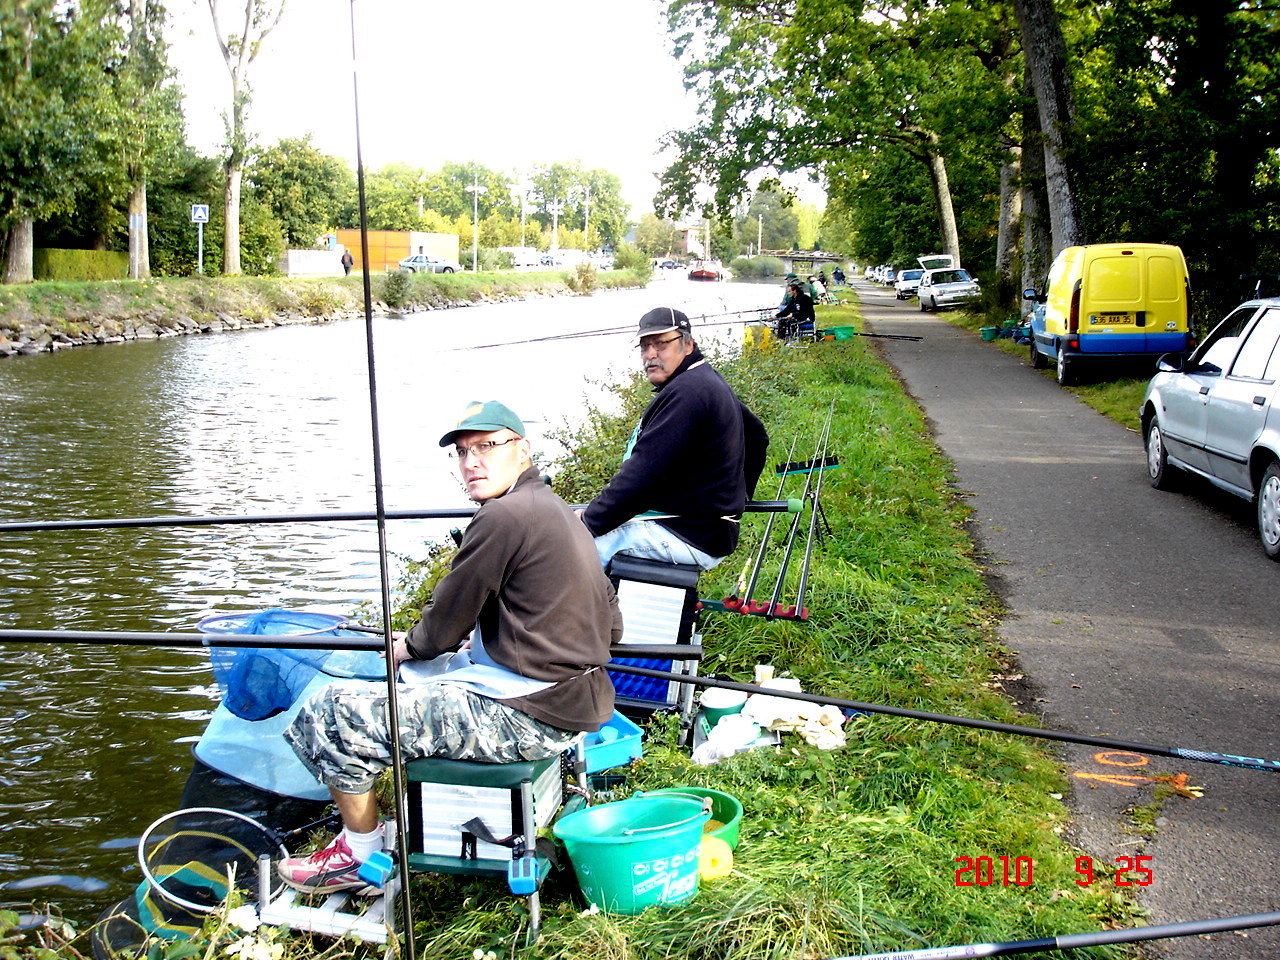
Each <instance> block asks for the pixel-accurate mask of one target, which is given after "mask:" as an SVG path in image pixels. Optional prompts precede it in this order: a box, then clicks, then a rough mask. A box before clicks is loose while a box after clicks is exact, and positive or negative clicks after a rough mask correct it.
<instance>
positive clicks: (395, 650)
mask: <svg viewBox="0 0 1280 960" xmlns="http://www.w3.org/2000/svg"><path fill="white" fill-rule="evenodd" d="M391 655H392V656H393V657H394V658H395V661H396V666H397V667H398V666H400V664H402V663H404V662H405V661H406V660H412V659H413V654H412V653H410V652H409V642H408V641H407V640H405V638H404V637H398V638H397V639H396V641H395V643H393V644H392V645H391Z"/></svg>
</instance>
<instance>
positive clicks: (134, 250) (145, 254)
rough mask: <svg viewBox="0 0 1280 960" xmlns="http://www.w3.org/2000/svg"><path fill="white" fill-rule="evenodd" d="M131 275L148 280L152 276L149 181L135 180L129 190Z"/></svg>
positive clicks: (136, 278)
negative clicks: (148, 202) (149, 232)
mask: <svg viewBox="0 0 1280 960" xmlns="http://www.w3.org/2000/svg"><path fill="white" fill-rule="evenodd" d="M129 276H130V277H132V278H133V279H134V280H146V279H147V278H148V277H150V276H151V244H150V242H149V240H148V238H147V181H146V180H145V179H138V180H136V181H134V184H133V189H132V190H131V191H129Z"/></svg>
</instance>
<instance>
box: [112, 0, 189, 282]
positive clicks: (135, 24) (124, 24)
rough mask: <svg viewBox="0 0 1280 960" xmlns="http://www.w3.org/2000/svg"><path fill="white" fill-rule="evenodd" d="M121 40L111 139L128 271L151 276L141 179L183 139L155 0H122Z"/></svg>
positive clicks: (166, 161) (170, 160) (168, 159)
mask: <svg viewBox="0 0 1280 960" xmlns="http://www.w3.org/2000/svg"><path fill="white" fill-rule="evenodd" d="M118 16H119V18H120V21H121V28H122V29H121V33H122V35H123V43H122V48H121V57H120V61H121V62H120V63H119V65H118V66H117V68H116V69H115V70H114V71H113V80H114V86H115V103H116V105H117V108H118V112H117V114H116V117H115V124H114V126H115V131H114V135H115V140H116V144H117V145H118V149H119V151H120V162H121V165H122V166H123V170H124V177H125V181H126V183H127V185H128V190H129V201H128V214H129V220H128V231H129V276H131V277H134V278H135V279H136V278H139V277H149V276H151V251H150V246H149V242H148V236H149V230H148V226H147V220H148V210H147V181H148V177H149V175H150V173H151V171H152V170H153V169H154V168H156V167H157V166H160V167H172V165H173V164H175V163H176V158H177V155H178V148H179V145H180V144H181V143H182V142H183V130H182V111H181V106H180V103H181V92H180V90H179V89H178V88H177V86H176V85H175V84H173V82H172V78H173V71H172V69H170V67H169V63H168V54H167V45H166V44H165V42H164V35H163V34H164V23H165V17H166V14H165V7H164V4H163V2H161V0H122V3H121V6H120V8H119V12H118Z"/></svg>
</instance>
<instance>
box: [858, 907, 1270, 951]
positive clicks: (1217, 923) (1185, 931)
mask: <svg viewBox="0 0 1280 960" xmlns="http://www.w3.org/2000/svg"><path fill="white" fill-rule="evenodd" d="M1278 924H1280V913H1250V914H1246V915H1244V916H1239V917H1219V918H1216V919H1213V920H1189V921H1186V922H1185V923H1165V924H1159V925H1156V926H1152V927H1129V928H1125V929H1121V930H1098V931H1095V932H1091V933H1068V934H1062V935H1059V936H1056V937H1041V938H1039V939H1036V940H1009V941H1005V942H1003V943H970V944H966V945H964V946H954V947H926V948H922V949H916V950H895V951H893V952H891V953H860V954H858V955H856V956H850V957H838V958H836V960H960V958H962V957H1004V956H1008V955H1010V954H1014V953H1031V952H1032V951H1036V950H1078V949H1080V948H1082V947H1099V946H1103V945H1104V944H1111V943H1139V942H1141V941H1144V940H1165V939H1168V938H1171V937H1202V936H1204V935H1205V934H1209V933H1224V932H1226V931H1228V930H1253V929H1255V928H1257V927H1274V926H1276V925H1278Z"/></svg>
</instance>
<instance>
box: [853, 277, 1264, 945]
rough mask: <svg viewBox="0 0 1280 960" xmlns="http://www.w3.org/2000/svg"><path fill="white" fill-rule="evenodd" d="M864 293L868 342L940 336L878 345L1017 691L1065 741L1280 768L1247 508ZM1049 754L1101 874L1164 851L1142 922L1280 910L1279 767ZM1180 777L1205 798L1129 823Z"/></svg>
mask: <svg viewBox="0 0 1280 960" xmlns="http://www.w3.org/2000/svg"><path fill="white" fill-rule="evenodd" d="M854 290H855V292H856V293H857V294H858V296H859V297H860V299H861V302H862V307H863V313H864V315H865V317H866V318H867V321H868V323H867V330H868V331H869V332H875V333H891V334H910V335H914V336H921V337H924V339H923V340H921V341H919V342H909V341H895V340H878V341H874V342H875V343H877V344H879V345H880V347H881V348H882V350H883V355H884V356H885V358H886V359H887V360H888V361H889V363H890V364H892V365H893V367H894V368H896V369H897V371H898V373H899V375H900V377H901V379H902V381H903V382H904V383H905V385H906V387H907V389H908V390H909V391H910V392H911V394H912V395H913V396H915V397H916V399H917V400H918V401H919V403H920V404H921V406H922V407H923V409H924V411H925V413H926V415H927V416H928V418H929V421H930V424H931V428H932V430H933V433H934V436H935V438H936V440H937V442H938V445H939V446H940V447H941V449H942V451H943V452H944V453H945V455H946V456H947V457H948V458H950V460H951V461H952V462H953V463H954V468H955V470H954V474H955V485H956V488H957V490H958V492H959V493H960V494H961V496H963V498H964V499H965V501H966V502H967V503H968V504H969V505H970V507H971V509H972V520H971V532H972V534H973V536H974V538H975V540H976V542H977V544H978V547H979V550H980V552H981V553H982V555H983V558H984V562H985V564H986V566H987V569H988V572H989V574H990V576H991V581H992V584H993V586H994V587H995V588H996V589H997V590H998V591H999V592H1000V593H1001V594H1002V595H1003V597H1004V598H1005V601H1006V603H1007V606H1008V613H1007V615H1006V616H1005V617H1004V618H1003V622H1002V624H1001V626H1000V629H999V632H1000V636H1001V637H1002V639H1003V641H1004V642H1005V643H1006V644H1007V645H1008V647H1009V648H1010V649H1011V650H1013V651H1016V652H1017V654H1018V656H1019V659H1020V670H1021V672H1022V673H1023V674H1024V675H1025V679H1024V680H1022V681H1009V682H1008V683H1006V687H1007V688H1008V690H1009V692H1010V694H1011V695H1013V696H1014V697H1015V698H1016V699H1017V700H1018V701H1019V702H1020V703H1021V704H1022V705H1023V706H1024V708H1026V709H1028V710H1031V711H1034V712H1035V713H1037V714H1039V715H1040V717H1041V718H1042V720H1043V725H1044V726H1046V727H1049V728H1052V729H1058V730H1063V731H1068V732H1072V733H1078V734H1085V735H1091V736H1106V737H1115V738H1117V739H1120V740H1124V741H1128V742H1130V743H1138V744H1150V745H1153V746H1157V747H1164V748H1171V747H1181V748H1191V749H1199V750H1208V751H1214V752H1217V753H1224V754H1230V755H1238V756H1248V757H1258V758H1263V759H1272V760H1275V759H1280V723H1278V722H1277V721H1278V720H1280V692H1278V689H1280V688H1278V684H1280V663H1278V662H1277V657H1276V650H1275V644H1276V629H1275V624H1276V608H1277V604H1276V586H1277V583H1278V582H1280V564H1277V563H1274V562H1272V561H1270V560H1268V559H1267V558H1266V557H1265V556H1264V555H1263V553H1262V551H1261V548H1260V547H1259V546H1258V542H1257V536H1256V533H1255V532H1254V529H1253V526H1252V508H1251V507H1249V505H1247V504H1244V503H1243V502H1242V501H1237V500H1235V499H1234V498H1232V497H1229V496H1227V495H1225V494H1219V493H1217V492H1215V491H1213V490H1212V489H1211V488H1207V487H1206V486H1205V485H1202V484H1195V483H1188V484H1186V485H1185V487H1184V489H1181V490H1179V491H1177V492H1173V493H1169V492H1163V491H1158V490H1155V489H1153V488H1151V486H1150V485H1149V484H1148V483H1147V478H1146V470H1145V459H1144V454H1143V449H1142V440H1141V437H1140V436H1139V435H1138V434H1137V433H1136V432H1134V431H1133V430H1130V429H1128V428H1126V427H1122V426H1120V425H1118V424H1116V423H1115V422H1114V421H1112V420H1109V419H1107V418H1106V417H1103V416H1101V415H1100V414H1098V413H1096V412H1094V411H1093V410H1092V409H1090V408H1089V407H1087V406H1085V405H1084V404H1083V403H1081V402H1080V401H1079V400H1077V399H1076V398H1075V397H1074V396H1073V395H1072V394H1071V393H1070V392H1069V391H1067V390H1065V389H1063V388H1061V387H1059V386H1058V385H1057V384H1056V383H1055V382H1054V380H1053V379H1052V375H1051V373H1052V371H1050V375H1048V376H1046V375H1045V374H1044V373H1042V372H1039V371H1035V370H1032V369H1031V366H1030V363H1029V362H1028V360H1027V359H1026V357H1025V356H1022V357H1012V356H1010V355H1008V354H1006V353H1005V352H1003V351H1002V350H1000V349H998V347H997V345H996V344H994V343H986V342H983V341H982V340H981V338H980V337H979V336H978V335H977V334H975V333H973V332H970V331H967V330H964V329H961V328H960V327H957V326H953V325H952V324H950V323H948V322H947V321H946V320H943V319H939V318H938V317H937V316H936V315H934V314H928V313H922V312H920V310H919V307H918V306H917V304H916V302H915V301H914V300H909V301H902V302H898V301H895V299H894V296H893V291H892V290H891V289H888V288H884V287H880V286H877V285H875V284H870V283H866V282H863V281H856V282H855V285H854ZM1045 743H1046V745H1049V746H1051V747H1052V748H1053V749H1055V750H1056V751H1057V752H1058V753H1059V754H1060V755H1061V756H1062V758H1063V760H1064V761H1065V763H1066V765H1067V769H1068V771H1069V772H1070V774H1071V783H1072V793H1071V796H1070V798H1069V800H1070V803H1071V805H1072V812H1073V816H1074V822H1073V823H1072V825H1071V827H1070V828H1069V831H1068V834H1067V835H1068V838H1069V839H1071V840H1072V841H1073V842H1074V843H1075V844H1077V845H1078V846H1080V847H1081V848H1082V849H1083V850H1084V851H1086V853H1087V854H1088V855H1090V856H1091V857H1092V859H1093V864H1094V868H1095V871H1097V872H1099V873H1102V872H1104V871H1106V870H1111V871H1113V872H1114V871H1115V870H1116V869H1117V867H1116V863H1115V861H1116V858H1118V857H1121V858H1122V857H1136V856H1144V857H1149V858H1150V859H1149V860H1146V861H1143V862H1142V863H1141V866H1143V867H1145V868H1147V869H1149V870H1150V871H1151V874H1150V876H1151V882H1150V884H1149V885H1148V886H1141V887H1135V888H1134V892H1135V893H1137V894H1138V898H1139V904H1140V905H1141V906H1142V907H1143V908H1145V909H1146V910H1147V911H1149V916H1148V922H1150V923H1152V924H1156V923H1178V922H1183V921H1191V920H1203V919H1209V918H1215V917H1224V916H1236V915H1244V914H1252V913H1268V912H1272V911H1277V910H1280V874H1278V873H1277V867H1278V866H1280V818H1278V817H1277V808H1278V803H1280V774H1277V773H1263V772H1257V771H1252V770H1245V769H1240V768H1234V767H1227V766H1221V765H1216V764H1207V763H1198V762H1194V761H1183V760H1177V759H1172V758H1167V757H1158V756H1156V757H1151V756H1143V755H1139V754H1134V753H1132V752H1124V751H1116V752H1109V751H1105V750H1100V749H1098V748H1094V747H1085V746H1079V745H1062V744H1056V743H1054V742H1051V741H1045ZM1179 775H1182V776H1181V777H1180V776H1179ZM1170 777H1172V778H1175V779H1174V783H1175V785H1178V784H1185V785H1186V786H1193V787H1200V788H1202V789H1203V796H1202V797H1199V798H1195V797H1183V796H1181V795H1176V794H1175V795H1173V796H1170V797H1169V798H1168V799H1166V800H1165V801H1164V802H1163V803H1162V804H1161V805H1160V806H1159V818H1158V820H1156V829H1155V830H1154V831H1147V834H1146V835H1143V833H1142V832H1140V831H1139V832H1135V831H1134V830H1133V828H1132V822H1133V819H1132V818H1131V817H1130V816H1129V815H1127V813H1126V811H1128V810H1130V809H1132V808H1135V807H1145V808H1146V809H1147V810H1151V809H1154V808H1152V807H1151V806H1150V805H1151V804H1152V802H1153V796H1154V788H1155V786H1156V783H1157V782H1158V778H1170ZM1147 778H1150V779H1147ZM1184 778H1185V779H1184ZM981 854H987V855H991V856H997V857H998V856H999V855H1001V854H1007V855H1009V856H1011V857H1012V856H1017V855H1019V854H1020V851H1017V850H989V851H973V855H974V856H978V855H981ZM997 862H998V861H997ZM1132 864H1133V861H1123V862H1122V863H1121V864H1120V866H1129V865H1132ZM1122 879H1128V880H1131V881H1135V882H1136V881H1138V880H1140V879H1143V875H1142V874H1140V873H1136V872H1133V871H1129V872H1128V873H1126V874H1125V875H1124V876H1123V877H1122ZM975 892H976V891H975ZM1145 949H1146V951H1147V954H1148V955H1150V956H1157V957H1170V958H1188V960H1190V958H1196V960H1203V958H1210V960H1216V958H1231V960H1250V958H1257V960H1264V958H1275V957H1280V927H1266V928H1259V929H1257V930H1253V931H1249V932H1247V933H1234V932H1227V933H1220V934H1213V935H1211V936H1208V937H1205V936H1196V937H1189V938H1178V939H1166V940H1160V941H1154V942H1152V943H1150V944H1149V945H1148V946H1147V947H1146V948H1145Z"/></svg>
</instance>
